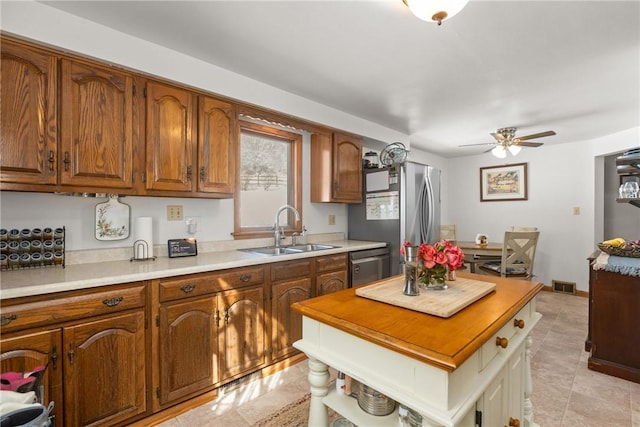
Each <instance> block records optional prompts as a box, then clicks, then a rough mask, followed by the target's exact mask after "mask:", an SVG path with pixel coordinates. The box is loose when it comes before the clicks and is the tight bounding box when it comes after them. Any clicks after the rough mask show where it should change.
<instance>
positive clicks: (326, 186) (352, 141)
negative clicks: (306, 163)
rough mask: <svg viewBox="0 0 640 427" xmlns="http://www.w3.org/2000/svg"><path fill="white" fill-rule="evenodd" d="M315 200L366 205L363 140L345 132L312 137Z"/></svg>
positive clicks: (312, 188) (318, 134)
mask: <svg viewBox="0 0 640 427" xmlns="http://www.w3.org/2000/svg"><path fill="white" fill-rule="evenodd" d="M311 201H312V202H334V203H361V202H362V141H361V140H360V139H359V138H357V137H355V136H351V135H347V134H342V133H333V135H331V134H328V133H326V134H325V133H314V134H313V135H311Z"/></svg>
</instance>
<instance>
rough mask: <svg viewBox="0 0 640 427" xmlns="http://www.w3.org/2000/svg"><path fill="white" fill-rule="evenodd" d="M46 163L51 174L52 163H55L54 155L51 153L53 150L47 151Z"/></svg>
mask: <svg viewBox="0 0 640 427" xmlns="http://www.w3.org/2000/svg"><path fill="white" fill-rule="evenodd" d="M47 161H48V162H49V170H50V171H51V172H53V163H54V162H55V161H56V160H55V153H54V152H53V150H50V151H49V158H48V159H47Z"/></svg>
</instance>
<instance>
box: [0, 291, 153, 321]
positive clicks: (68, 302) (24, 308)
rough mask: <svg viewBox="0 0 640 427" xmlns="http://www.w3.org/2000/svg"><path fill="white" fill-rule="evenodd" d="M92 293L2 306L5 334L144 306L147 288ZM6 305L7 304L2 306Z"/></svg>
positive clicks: (80, 293) (1, 312) (84, 292)
mask: <svg viewBox="0 0 640 427" xmlns="http://www.w3.org/2000/svg"><path fill="white" fill-rule="evenodd" d="M98 289H99V290H94V291H92V292H88V291H82V292H77V293H76V292H70V293H65V294H61V295H60V296H55V297H53V298H51V297H50V298H48V299H45V298H44V297H40V298H38V299H37V300H31V301H29V302H25V303H18V304H15V305H3V306H2V307H1V308H0V315H1V316H2V332H3V333H6V332H10V331H15V330H20V329H25V328H31V327H34V326H43V325H49V324H52V323H61V322H66V321H68V320H74V319H81V318H83V317H91V316H98V315H101V314H107V313H112V312H117V311H122V310H127V309H130V308H135V307H142V306H144V304H145V300H146V298H145V284H144V283H140V284H135V285H132V284H127V285H114V286H109V287H104V288H98ZM3 304H6V302H3Z"/></svg>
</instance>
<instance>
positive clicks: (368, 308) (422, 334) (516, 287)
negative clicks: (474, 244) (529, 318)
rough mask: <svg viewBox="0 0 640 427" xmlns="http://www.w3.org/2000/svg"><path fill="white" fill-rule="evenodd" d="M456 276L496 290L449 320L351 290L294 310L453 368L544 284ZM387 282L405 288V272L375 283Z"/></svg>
mask: <svg viewBox="0 0 640 427" xmlns="http://www.w3.org/2000/svg"><path fill="white" fill-rule="evenodd" d="M458 276H459V277H467V278H472V279H475V280H481V281H486V282H493V283H495V284H496V290H495V292H491V293H490V294H488V295H486V296H484V297H483V298H481V299H480V300H478V301H476V302H475V303H473V304H471V305H470V306H468V307H466V308H465V309H463V310H461V311H460V312H458V313H456V314H454V315H453V316H452V317H449V318H441V317H437V316H432V315H428V314H423V313H420V312H418V311H413V310H409V309H405V308H401V307H397V306H394V305H389V304H385V303H382V302H378V301H375V300H372V299H368V298H363V297H360V296H357V295H356V292H355V289H353V288H352V289H346V290H344V291H340V292H336V293H333V294H328V295H324V296H321V297H317V298H313V299H309V300H305V301H301V302H298V303H295V304H294V305H293V308H294V309H295V310H296V311H297V312H298V313H300V314H301V315H303V316H306V317H308V318H311V319H314V320H317V321H318V322H321V323H324V324H326V325H329V326H331V327H333V328H336V329H339V330H341V331H344V332H346V333H349V334H351V335H354V336H356V337H359V338H362V339H364V340H366V341H369V342H371V343H373V344H376V345H379V346H382V347H385V348H387V349H389V350H392V351H394V352H397V353H401V354H404V355H406V356H409V357H411V358H414V359H417V360H418V361H420V362H423V363H427V364H430V365H433V366H435V367H438V368H440V369H443V370H445V371H448V372H451V371H453V370H455V369H456V368H458V367H459V366H460V365H462V363H463V362H464V361H465V360H467V359H468V358H469V357H470V356H471V355H472V354H473V353H474V352H476V351H477V350H478V349H479V348H480V347H481V346H482V345H483V344H484V343H485V342H486V341H487V340H488V339H489V338H490V337H491V336H492V335H493V334H495V333H496V332H497V331H498V330H499V329H500V328H501V327H502V326H504V324H505V323H506V322H507V320H509V319H510V318H511V317H512V316H514V315H515V314H516V313H517V312H518V311H519V310H520V309H521V308H522V307H524V306H525V305H526V304H527V303H528V302H529V301H530V300H531V299H532V298H533V297H534V296H535V295H536V294H537V293H538V292H539V291H540V290H541V289H542V287H543V285H542V283H539V282H529V281H524V280H513V279H505V278H500V277H493V276H482V275H478V274H471V273H458ZM384 281H393V282H397V284H398V287H399V288H402V284H403V281H404V276H395V277H391V278H388V279H383V280H382V281H379V282H375V283H380V282H384ZM423 292H424V291H423ZM427 292H433V295H434V297H437V295H438V292H446V291H427Z"/></svg>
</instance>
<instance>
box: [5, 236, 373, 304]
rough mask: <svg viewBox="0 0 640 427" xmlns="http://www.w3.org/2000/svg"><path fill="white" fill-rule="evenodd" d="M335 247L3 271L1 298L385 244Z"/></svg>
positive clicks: (355, 243)
mask: <svg viewBox="0 0 640 427" xmlns="http://www.w3.org/2000/svg"><path fill="white" fill-rule="evenodd" d="M322 243H326V244H330V245H333V246H338V247H336V248H333V249H325V250H321V251H312V252H304V253H297V254H287V255H277V256H266V255H257V254H252V253H247V252H242V251H239V250H227V251H220V252H205V253H199V254H198V255H197V256H192V257H184V258H168V257H158V258H157V259H156V260H155V261H128V260H127V261H108V262H96V263H87V264H74V265H67V266H66V267H65V268H62V267H44V268H33V269H24V270H11V271H3V272H2V273H1V274H0V298H1V299H3V300H4V299H9V298H19V297H25V296H32V295H42V294H51V293H55V292H64V291H71V290H78V289H87V288H94V287H98V286H104V285H115V284H119V283H127V282H138V281H141V280H152V279H160V278H164V277H172V276H181V275H184V274H193V273H204V272H208V271H216V270H223V269H227V268H237V267H247V266H251V265H258V264H268V263H273V262H280V261H290V260H293V259H302V258H310V257H318V256H323V255H332V254H338V253H344V252H353V251H359V250H365V249H375V248H380V247H384V246H385V245H386V244H385V243H383V242H370V241H359V240H335V241H330V242H322Z"/></svg>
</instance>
